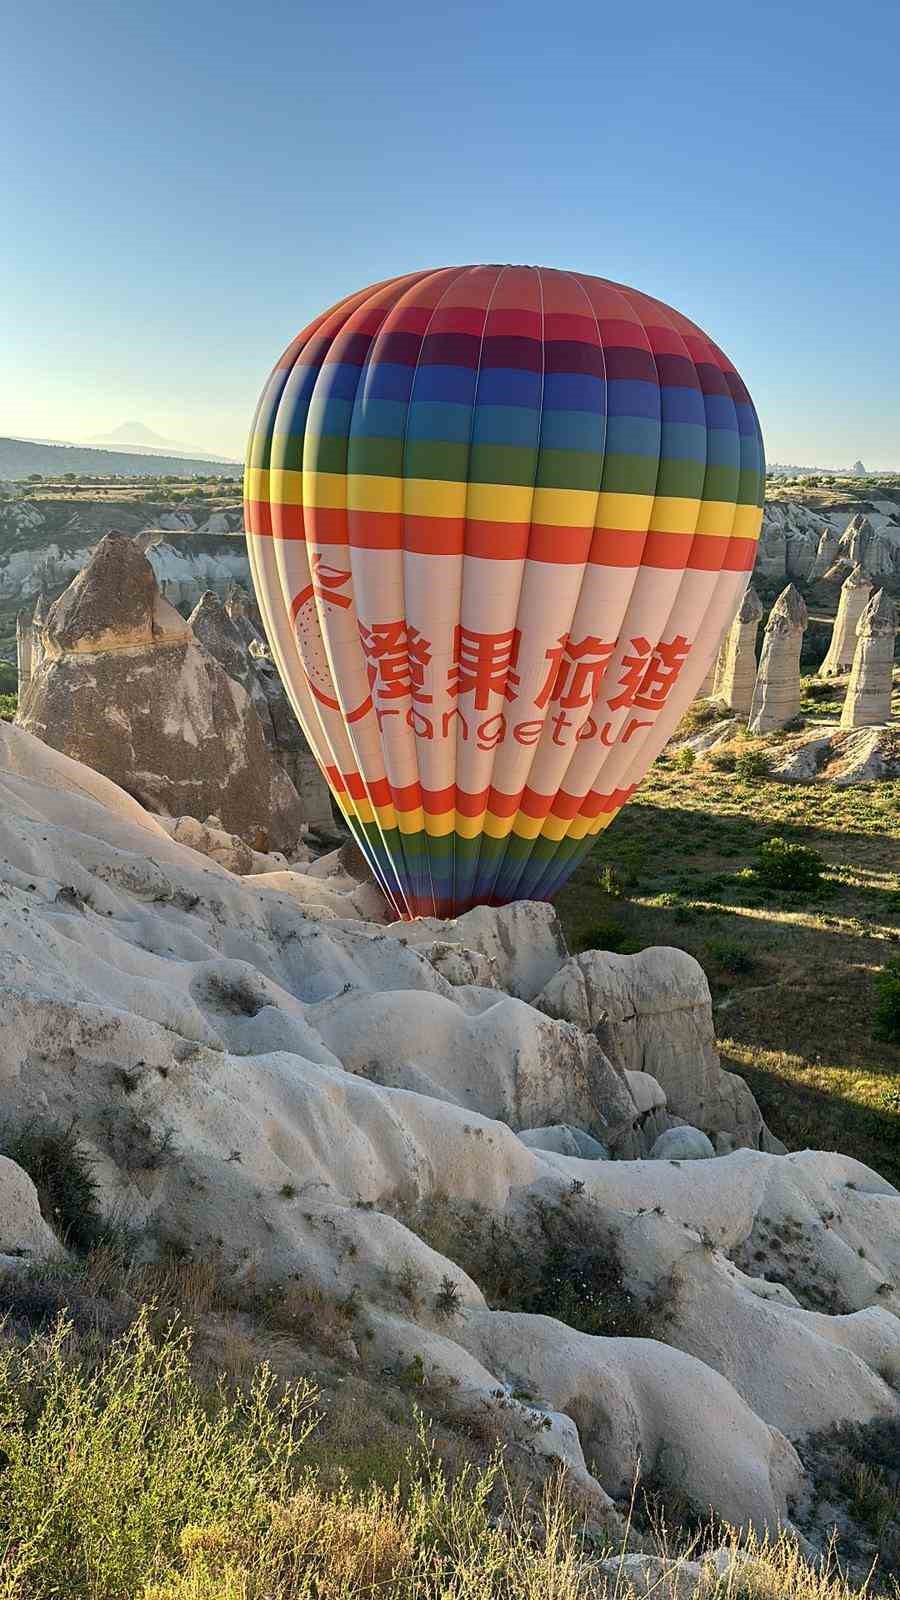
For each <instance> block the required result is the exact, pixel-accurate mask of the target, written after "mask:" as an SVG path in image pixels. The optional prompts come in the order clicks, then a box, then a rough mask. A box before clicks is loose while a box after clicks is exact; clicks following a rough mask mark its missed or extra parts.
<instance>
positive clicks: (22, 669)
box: [16, 611, 34, 694]
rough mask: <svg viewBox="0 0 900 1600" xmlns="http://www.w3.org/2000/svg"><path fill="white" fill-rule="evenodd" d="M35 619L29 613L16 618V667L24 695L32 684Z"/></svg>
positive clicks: (21, 691)
mask: <svg viewBox="0 0 900 1600" xmlns="http://www.w3.org/2000/svg"><path fill="white" fill-rule="evenodd" d="M33 626H34V619H33V618H32V617H31V616H30V614H29V613H28V612H27V611H20V612H19V614H18V616H17V617H16V667H17V668H18V673H19V693H20V694H24V693H25V690H26V689H27V688H28V685H29V683H30V682H31V672H32V640H33V632H32V630H33Z"/></svg>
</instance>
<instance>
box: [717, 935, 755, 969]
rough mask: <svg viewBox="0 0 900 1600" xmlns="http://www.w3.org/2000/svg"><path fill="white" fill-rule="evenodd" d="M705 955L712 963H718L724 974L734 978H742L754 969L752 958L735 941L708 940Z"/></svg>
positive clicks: (747, 951)
mask: <svg viewBox="0 0 900 1600" xmlns="http://www.w3.org/2000/svg"><path fill="white" fill-rule="evenodd" d="M706 953H707V955H708V956H710V957H711V958H712V960H713V961H716V962H718V965H719V966H720V967H722V969H723V970H724V971H725V972H731V973H733V974H734V976H735V977H743V976H744V975H745V974H746V973H748V972H753V971H755V969H756V961H755V959H754V957H753V956H752V955H751V954H750V952H749V950H745V949H744V946H743V945H742V944H738V943H737V940H735V939H709V940H707V944H706Z"/></svg>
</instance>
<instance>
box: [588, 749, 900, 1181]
mask: <svg viewBox="0 0 900 1600" xmlns="http://www.w3.org/2000/svg"><path fill="white" fill-rule="evenodd" d="M775 834H780V835H782V836H783V837H785V838H787V839H790V840H795V841H797V842H801V843H803V844H806V845H810V846H812V847H813V848H815V849H816V850H818V851H819V852H820V853H821V854H822V856H824V858H825V860H826V861H827V862H828V864H829V868H830V869H831V870H830V871H829V874H828V880H829V882H830V885H831V891H832V892H831V893H830V894H829V895H827V896H826V897H822V898H819V899H814V900H809V899H804V898H803V897H795V896H791V895H787V894H776V893H771V892H769V893H765V892H762V891H761V890H760V888H759V886H758V885H756V884H754V883H752V882H747V881H744V880H741V879H740V878H738V877H737V874H738V873H739V871H740V870H741V869H742V868H745V867H752V866H754V864H755V859H756V850H757V848H758V846H759V845H760V844H761V843H762V842H763V841H764V840H766V839H768V838H770V837H772V836H773V835H775ZM898 841H900V783H891V784H889V783H884V784H879V785H865V786H860V787H856V788H851V789H846V790H843V791H842V790H839V789H835V788H834V787H833V786H828V787H826V786H824V785H822V786H812V787H809V786H789V785H786V784H782V783H776V782H774V781H772V780H768V779H755V780H752V781H741V780H740V779H738V778H736V777H735V776H734V775H733V774H730V773H724V772H716V771H713V770H711V769H709V768H706V767H704V766H702V765H701V764H699V763H698V765H697V766H696V767H695V768H694V769H693V770H692V771H691V772H688V773H685V772H681V771H678V770H677V768H676V767H675V766H674V765H673V764H672V763H671V761H669V762H665V763H664V764H662V765H658V766H657V768H656V769H655V770H654V771H653V772H652V773H651V775H650V776H649V777H648V778H647V780H646V781H645V783H644V785H643V787H642V789H641V791H640V793H639V794H638V795H636V796H635V797H634V799H633V800H632V801H631V802H630V803H629V805H628V806H627V807H626V808H625V810H624V811H623V812H622V813H621V815H620V816H619V817H618V818H617V819H616V821H615V823H614V824H613V826H612V827H611V829H610V830H609V832H608V833H606V834H605V835H602V836H601V838H600V840H599V842H598V844H597V846H596V848H595V849H594V851H593V852H592V854H591V856H590V857H589V858H588V860H587V861H586V862H584V864H583V865H582V866H581V868H580V869H579V870H578V872H577V873H576V874H575V876H574V878H573V879H572V880H571V882H570V883H569V885H568V886H567V888H566V889H565V891H564V892H563V894H562V895H561V896H560V897H559V899H558V901H557V905H558V909H559V911H560V913H561V915H562V918H563V922H564V924H565V927H566V931H567V934H568V936H569V938H570V940H571V941H572V943H573V945H574V946H576V947H577V946H578V944H579V943H580V942H582V941H583V942H585V943H586V944H592V943H595V944H597V945H599V946H605V947H606V948H610V947H611V946H613V945H614V946H616V947H617V948H623V947H624V948H626V949H632V950H634V949H640V948H643V947H644V946H646V945H650V944H672V945H678V946H680V947H681V948H682V949H684V950H688V951H690V953H691V954H692V955H694V956H696V957H697V959H698V960H699V961H700V962H701V963H702V964H703V966H704V967H705V969H706V971H707V974H708V976H709V980H710V984H711V987H712V991H713V1000H714V1005H715V1015H716V1028H717V1033H718V1035H719V1039H720V1043H721V1051H722V1056H723V1060H724V1064H725V1065H726V1066H729V1067H732V1068H733V1069H734V1070H736V1071H739V1072H740V1073H742V1074H743V1076H744V1077H745V1078H746V1079H747V1081H748V1082H749V1084H750V1086H751V1088H752V1089H753V1092H754V1093H755V1094H756V1096H757V1098H758V1100H759V1102H760V1104H761V1106H762V1108H763V1112H764V1114H765V1116H766V1118H767V1120H768V1122H769V1123H770V1125H771V1127H772V1129H773V1131H774V1132H775V1133H777V1134H778V1135H779V1136H780V1137H781V1138H782V1139H784V1141H785V1143H786V1144H788V1145H789V1146H791V1147H794V1148H797V1147H803V1146H818V1147H822V1148H826V1149H827V1148H832V1149H840V1150H844V1151H847V1152H848V1153H849V1154H851V1155H854V1156H857V1157H858V1158H859V1159H860V1160H862V1161H866V1162H868V1163H869V1164H871V1165H872V1166H874V1167H875V1168H876V1169H877V1170H878V1171H880V1172H882V1173H883V1174H884V1175H885V1176H886V1177H889V1178H891V1179H892V1180H893V1181H894V1182H895V1183H898V1184H900V1106H898V1104H897V1098H896V1097H897V1095H898V1092H900V1051H898V1049H897V1048H896V1047H895V1046H893V1045H889V1044H885V1043H880V1042H878V1041H877V1040H875V1039H874V1038H873V1036H872V1014H873V1010H874V1005H875V975H876V973H877V971H878V970H879V969H880V968H881V967H882V966H883V964H884V962H885V960H886V959H887V958H888V957H889V956H891V955H896V954H898V953H900V844H898ZM607 867H608V868H610V869H611V872H610V874H608V875H607V877H608V882H609V884H610V886H611V888H612V890H613V892H612V893H610V892H609V890H608V888H606V887H604V885H603V883H602V882H601V875H603V873H604V868H607ZM592 930H593V931H592Z"/></svg>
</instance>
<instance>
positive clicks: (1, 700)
mask: <svg viewBox="0 0 900 1600" xmlns="http://www.w3.org/2000/svg"><path fill="white" fill-rule="evenodd" d="M18 705H19V697H18V695H15V694H0V722H13V721H15V716H16V711H17V709H18Z"/></svg>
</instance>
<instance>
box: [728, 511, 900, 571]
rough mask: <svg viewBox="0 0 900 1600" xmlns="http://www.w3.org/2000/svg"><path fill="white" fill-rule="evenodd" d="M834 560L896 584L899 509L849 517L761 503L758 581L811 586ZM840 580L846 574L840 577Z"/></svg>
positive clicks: (899, 563) (899, 551)
mask: <svg viewBox="0 0 900 1600" xmlns="http://www.w3.org/2000/svg"><path fill="white" fill-rule="evenodd" d="M835 561H846V562H848V563H849V564H848V567H847V571H849V570H850V567H851V566H856V565H859V566H861V567H862V570H863V571H864V572H865V573H866V575H867V576H868V577H871V578H879V579H882V580H885V579H887V580H893V579H897V580H900V508H898V507H896V506H894V505H893V504H892V503H890V502H887V501H886V502H884V508H883V509H882V510H875V509H873V510H871V511H870V512H869V513H868V514H863V513H857V514H855V515H853V516H850V515H849V514H848V513H847V512H846V511H838V512H828V513H827V514H825V515H823V514H822V512H820V511H818V510H816V509H814V508H812V507H809V506H804V505H801V504H798V503H797V502H796V501H771V502H767V504H766V507H765V511H764V513H763V525H762V532H761V535H760V542H759V552H758V554H757V558H756V568H755V571H756V573H757V574H758V576H759V577H761V578H778V579H784V578H792V579H793V580H794V581H795V582H797V583H817V582H820V581H821V580H822V579H823V578H826V577H827V574H828V569H829V568H830V567H833V565H834V563H835ZM844 576H846V573H844Z"/></svg>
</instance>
